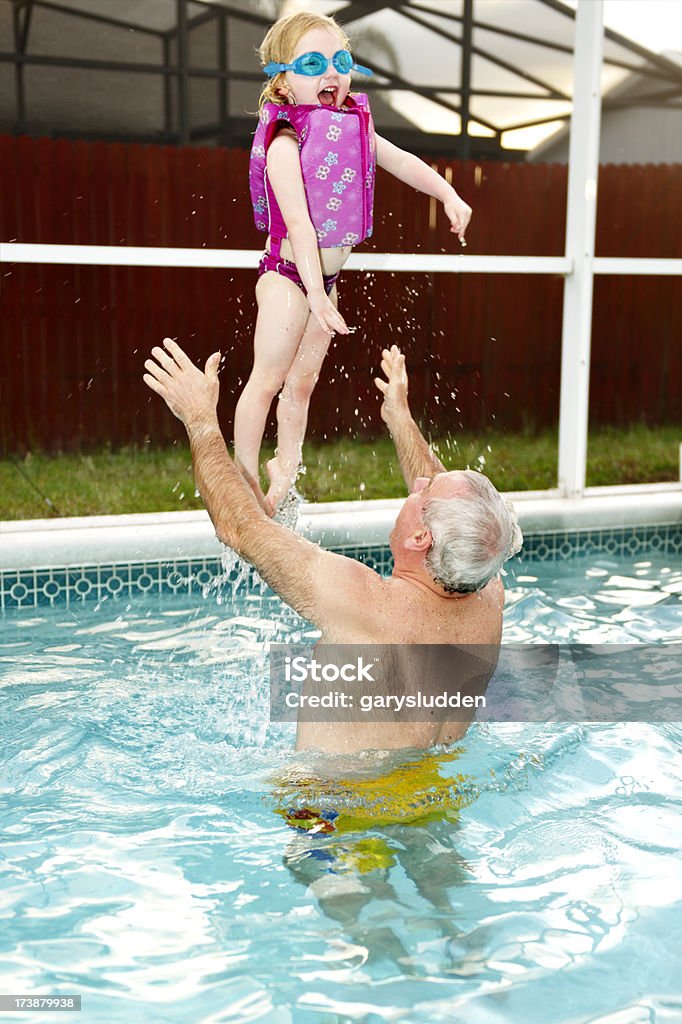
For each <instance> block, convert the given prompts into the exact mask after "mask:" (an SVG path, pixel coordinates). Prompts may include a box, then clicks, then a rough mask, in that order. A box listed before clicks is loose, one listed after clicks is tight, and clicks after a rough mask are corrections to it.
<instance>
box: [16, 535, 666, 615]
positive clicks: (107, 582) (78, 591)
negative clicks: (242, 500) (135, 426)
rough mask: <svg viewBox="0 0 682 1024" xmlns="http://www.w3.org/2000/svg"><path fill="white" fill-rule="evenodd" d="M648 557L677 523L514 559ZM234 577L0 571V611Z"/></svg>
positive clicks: (382, 556) (352, 552)
mask: <svg viewBox="0 0 682 1024" xmlns="http://www.w3.org/2000/svg"><path fill="white" fill-rule="evenodd" d="M339 550H340V551H341V553H343V554H344V555H348V556H349V557H351V558H357V559H358V560H359V561H361V562H364V563H365V565H369V566H370V567H371V568H372V569H376V571H377V572H380V573H382V574H387V573H388V572H390V570H391V567H392V564H393V559H392V557H391V553H390V551H389V550H388V548H382V547H360V546H357V547H344V548H342V549H339ZM654 552H658V553H660V554H670V555H674V556H677V557H678V558H680V557H682V526H680V524H679V523H673V524H660V525H657V526H642V527H637V528H636V529H633V528H631V527H618V528H612V527H604V528H602V529H599V530H574V531H567V530H562V531H554V532H549V533H536V534H528V535H527V536H526V538H525V541H524V546H523V550H522V552H521V554H520V555H519V556H518V557H519V558H520V560H521V561H522V562H523V561H525V560H527V559H533V560H534V561H542V562H545V561H552V562H554V561H560V560H562V559H564V558H575V557H579V556H582V555H598V554H604V555H612V556H617V557H626V558H627V557H630V556H636V555H646V554H648V553H654ZM239 575H240V565H239V563H238V564H237V565H236V566H235V567H234V568H233V569H232V570H231V571H230V573H229V574H228V576H227V578H225V570H224V569H223V566H222V565H221V563H220V560H219V559H217V558H207V559H193V560H187V559H185V560H178V561H175V562H127V563H119V564H116V565H83V566H75V567H74V566H69V567H68V568H53V569H15V570H7V571H5V572H0V609H5V608H35V607H38V606H42V605H55V604H63V605H65V606H67V607H68V606H69V605H70V604H73V603H76V602H79V601H85V600H97V601H101V600H103V599H105V598H111V597H119V596H120V597H130V596H133V595H135V594H168V593H180V594H189V593H201V592H202V591H203V589H204V588H205V587H206V586H208V585H209V584H212V583H213V584H214V585H215V581H216V580H217V579H218V578H220V577H222V579H223V582H225V583H227V582H232V583H236V581H237V579H238V577H239Z"/></svg>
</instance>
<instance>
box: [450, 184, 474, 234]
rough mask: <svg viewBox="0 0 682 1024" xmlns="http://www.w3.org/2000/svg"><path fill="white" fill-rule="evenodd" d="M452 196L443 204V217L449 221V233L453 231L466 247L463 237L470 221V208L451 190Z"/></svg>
mask: <svg viewBox="0 0 682 1024" xmlns="http://www.w3.org/2000/svg"><path fill="white" fill-rule="evenodd" d="M452 191H453V194H452V196H451V197H450V198H449V199H448V200H447V201H446V202H445V203H443V209H444V210H445V215H446V217H447V218H448V220H449V221H450V231H453V232H454V233H455V234H456V235H457V237H458V238H459V240H460V242H461V244H462V245H466V241H465V240H464V235H465V233H466V229H467V227H468V226H469V221H470V220H471V212H472V211H471V207H470V206H468V205H467V204H466V203H465V202H464V200H463V199H462V198H460V196H458V195H457V193H456V192H455V190H454V189H453V190H452Z"/></svg>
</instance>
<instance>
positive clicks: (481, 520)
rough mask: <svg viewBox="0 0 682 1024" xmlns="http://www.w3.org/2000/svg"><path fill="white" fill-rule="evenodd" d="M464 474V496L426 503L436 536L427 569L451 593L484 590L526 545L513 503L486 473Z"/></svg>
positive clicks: (425, 513)
mask: <svg viewBox="0 0 682 1024" xmlns="http://www.w3.org/2000/svg"><path fill="white" fill-rule="evenodd" d="M464 476H465V477H466V480H467V490H466V492H465V493H463V494H462V495H461V496H458V497H456V498H431V499H430V500H428V499H427V501H426V502H425V504H424V509H423V513H422V516H423V519H424V523H425V525H426V526H427V527H428V529H429V530H430V531H431V536H432V538H433V542H432V545H431V550H430V551H429V553H428V555H427V556H426V563H425V564H426V568H427V569H428V570H429V572H430V573H431V575H432V576H433V578H434V581H435V582H436V583H439V584H440V585H441V586H442V587H443V588H444V590H445V591H446V592H447V593H448V594H473V593H474V592H475V591H477V590H482V589H483V587H485V586H486V584H487V583H490V581H491V580H492V579H494V578H495V577H496V576H497V575H498V573H499V572H500V570H501V569H502V566H503V565H504V563H505V562H506V561H507V559H508V558H511V557H512V555H515V554H516V552H517V551H520V549H521V545H522V544H523V535H522V533H521V530H520V528H519V524H518V521H517V518H516V512H515V511H514V507H513V505H512V504H511V503H510V502H508V501H505V500H504V498H503V497H502V495H501V494H500V493H499V492H498V491H496V490H495V488H494V487H493V485H492V484H491V483H490V480H488V478H487V477H486V476H483V474H482V473H478V472H474V471H473V470H471V469H468V470H465V471H464Z"/></svg>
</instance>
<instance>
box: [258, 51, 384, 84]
mask: <svg viewBox="0 0 682 1024" xmlns="http://www.w3.org/2000/svg"><path fill="white" fill-rule="evenodd" d="M330 64H333V65H334V67H335V68H336V70H337V71H338V72H339V74H340V75H347V74H348V73H349V72H350V71H359V72H360V74H361V75H371V74H372V72H371V71H370V70H369V68H364V67H363V66H362V64H356V63H355V61H354V60H353V58H352V56H351V54H350V51H349V50H337V51H336V53H335V54H334V56H333V57H325V56H324V54H323V53H317V52H315V51H314V50H313V51H311V52H310V53H303V54H301V56H300V57H297V58H296V60H295V61H293V62H292V63H291V64H277V63H276V61H270V63H269V64H266V65H265V67H264V68H263V71H264V72H265V74H266V75H267V76H268V78H272V77H273V75H278V74H279V73H280V71H293V72H294V74H296V75H307V76H308V77H310V78H315V77H317V76H318V75H323V74H324V73H325V71H326V70H327V68H328V67H329V65H330Z"/></svg>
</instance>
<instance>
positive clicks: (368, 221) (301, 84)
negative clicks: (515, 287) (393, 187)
mask: <svg viewBox="0 0 682 1024" xmlns="http://www.w3.org/2000/svg"><path fill="white" fill-rule="evenodd" d="M259 54H260V59H261V62H262V64H263V65H264V71H265V74H266V75H267V76H268V81H267V82H266V84H265V86H264V88H263V91H262V94H261V100H260V118H259V125H258V129H257V131H256V135H255V138H254V141H253V147H252V150H251V164H250V170H249V184H250V188H251V198H252V201H253V209H254V217H255V221H256V227H258V228H259V230H262V231H267V232H268V238H267V241H266V245H265V252H264V254H263V257H262V259H261V261H260V265H259V267H258V278H259V279H258V284H257V286H256V300H257V304H258V318H257V321H256V333H255V339H254V362H253V370H252V371H251V376H250V377H249V380H248V382H247V384H246V387H245V388H244V391H243V392H242V395H241V397H240V399H239V402H238V403H237V409H236V412H235V421H234V443H235V458H236V461H237V464H238V465H239V467H240V469H241V470H242V473H243V474H244V475H245V477H246V478H247V479H248V480H249V482H250V484H251V486H252V487H253V489H254V491H255V493H256V495H258V496H259V497H260V498H261V500H263V502H264V507H265V508H266V510H267V511H268V512H269V513H270V514H271V515H272V514H273V513H274V512H275V511H276V509H277V507H278V505H279V503H280V502H281V501H282V499H283V498H284V497H285V496H286V494H287V492H288V490H289V488H290V487H291V485H292V484H293V482H294V480H295V478H296V474H297V472H298V467H299V462H300V458H301V451H302V446H303V438H304V436H305V428H306V423H307V419H308V406H309V403H310V396H311V394H312V392H313V389H314V387H315V384H316V383H317V380H318V377H319V374H320V368H321V366H322V362H323V360H324V357H325V355H326V353H327V349H328V347H329V342H330V340H331V337H332V335H333V334H334V332H335V331H338V332H339V333H340V334H347V333H348V328H347V326H346V324H345V321H344V319H343V317H342V316H341V314H340V313H339V312H338V310H337V308H336V307H337V295H336V280H337V278H338V276H339V272H340V270H341V268H342V267H343V265H344V263H345V262H346V260H347V259H348V256H349V255H350V252H351V249H352V247H353V246H354V245H357V244H358V243H359V242H362V241H363V240H364V239H365V238H367V237H368V236H369V235H370V234H371V233H372V201H373V195H374V174H375V167H376V164H377V163H378V164H379V166H380V167H383V168H384V170H386V171H388V172H389V174H393V175H394V176H395V177H396V178H399V179H400V180H401V181H404V182H405V183H406V184H408V185H411V186H412V187H413V188H416V189H418V190H419V191H420V192H425V193H426V194H427V195H429V196H433V197H434V198H436V199H439V200H440V202H442V204H443V207H444V210H445V214H446V216H447V217H448V219H449V221H450V224H451V231H453V232H455V234H457V235H458V236H459V239H460V241H461V242H462V243H463V244H464V232H465V231H466V227H467V224H468V223H469V219H470V217H471V210H470V208H469V207H468V206H467V204H466V203H465V202H463V200H462V199H460V197H459V196H458V195H457V193H456V192H455V190H454V189H453V188H452V187H451V186H450V185H448V183H447V182H446V181H445V180H444V179H443V178H441V176H440V175H439V174H437V173H436V172H435V171H434V170H432V169H431V168H430V167H429V166H428V165H427V164H425V163H424V162H423V161H422V160H420V159H419V158H418V157H416V156H413V155H412V154H411V153H406V152H404V151H403V150H401V149H398V147H397V146H394V145H393V144H392V143H390V142H388V141H387V140H386V139H382V138H381V137H380V136H379V135H377V134H376V133H375V131H374V126H373V124H372V117H371V114H370V112H369V104H368V102H367V97H366V96H365V95H363V94H361V93H357V94H354V95H351V93H350V73H351V71H352V70H355V71H358V72H360V73H361V74H364V75H371V74H372V72H371V71H370V70H369V69H368V68H364V67H361V66H360V65H358V64H355V63H354V62H353V59H352V57H351V54H350V49H349V41H348V37H347V36H346V34H345V32H344V31H343V29H342V28H341V27H340V26H339V25H338V24H337V23H336V22H335V21H334V19H333V18H330V17H326V16H325V15H321V14H311V13H308V12H301V13H298V14H292V15H290V16H289V17H286V18H282V19H281V20H280V21H278V22H277V23H276V24H275V25H273V26H272V27H271V28H270V30H269V31H268V33H267V35H266V36H265V39H264V40H263V42H262V44H261V48H260V51H259ZM280 389H281V394H280V396H279V402H278V405H277V452H276V455H275V458H273V459H271V460H270V461H269V462H268V464H267V474H268V477H269V480H270V486H269V489H268V492H267V495H266V497H265V498H264V499H263V498H262V493H261V490H260V484H259V471H258V466H259V454H260V445H261V440H262V438H263V432H264V430H265V423H266V419H267V415H268V411H269V409H270V405H271V403H272V400H273V398H274V397H275V395H276V394H277V393H278V392H279V391H280Z"/></svg>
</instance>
